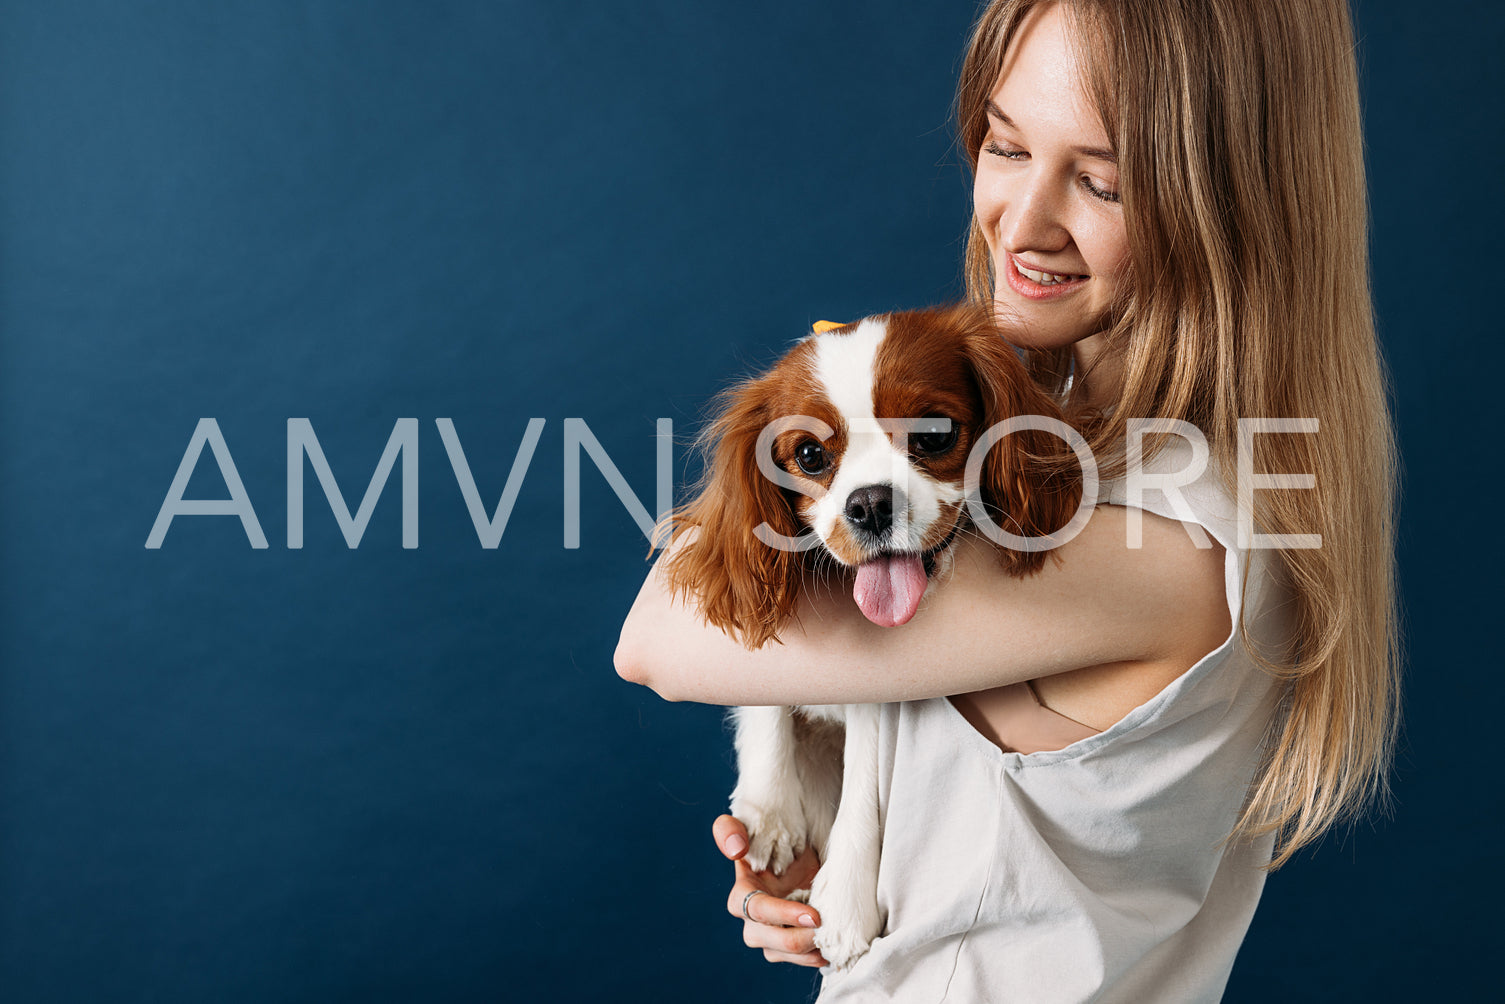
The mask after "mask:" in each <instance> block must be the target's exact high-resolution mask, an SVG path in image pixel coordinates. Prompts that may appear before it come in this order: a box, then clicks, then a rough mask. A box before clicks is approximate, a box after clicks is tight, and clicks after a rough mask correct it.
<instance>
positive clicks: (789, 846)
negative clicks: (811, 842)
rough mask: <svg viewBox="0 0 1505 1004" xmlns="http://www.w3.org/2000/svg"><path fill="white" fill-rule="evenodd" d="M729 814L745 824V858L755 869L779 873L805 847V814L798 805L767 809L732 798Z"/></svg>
mask: <svg viewBox="0 0 1505 1004" xmlns="http://www.w3.org/2000/svg"><path fill="white" fill-rule="evenodd" d="M732 815H734V816H736V817H737V818H738V819H740V820H741V821H742V823H743V825H745V826H746V827H747V832H748V836H749V838H750V845H749V846H748V848H747V855H746V861H747V864H748V866H749V867H751V868H752V870H753V871H755V872H762V871H771V872H773V873H774V874H775V875H782V874H784V869H785V868H788V867H789V862H791V861H793V860H794V858H795V855H797V854H799V852H800V851H802V850H804V849H805V817H804V815H803V814H802V813H801V812H800V811H799V807H798V806H793V807H792V808H783V809H774V810H770V809H763V808H761V807H759V806H758V805H756V804H754V803H752V802H748V801H744V800H742V799H733V801H732Z"/></svg>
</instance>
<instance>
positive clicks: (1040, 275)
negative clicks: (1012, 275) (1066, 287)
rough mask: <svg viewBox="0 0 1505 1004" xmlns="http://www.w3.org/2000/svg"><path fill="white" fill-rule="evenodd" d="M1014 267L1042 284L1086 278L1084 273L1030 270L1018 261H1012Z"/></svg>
mask: <svg viewBox="0 0 1505 1004" xmlns="http://www.w3.org/2000/svg"><path fill="white" fill-rule="evenodd" d="M1014 267H1015V268H1017V269H1019V274H1020V275H1027V276H1029V277H1030V278H1031V279H1033V280H1034V281H1035V282H1038V283H1039V284H1040V285H1042V286H1055V285H1057V284H1059V283H1063V282H1070V281H1072V280H1073V279H1085V278H1087V277H1086V276H1085V275H1056V274H1055V273H1054V272H1031V271H1030V270H1029V269H1027V268H1024V267H1023V266H1021V265H1020V264H1019V263H1018V262H1015V263H1014Z"/></svg>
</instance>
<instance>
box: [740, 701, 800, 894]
mask: <svg viewBox="0 0 1505 1004" xmlns="http://www.w3.org/2000/svg"><path fill="white" fill-rule="evenodd" d="M734 714H735V715H736V719H737V787H736V789H735V790H734V791H733V792H732V815H734V816H736V817H737V818H738V819H740V820H741V821H742V822H743V824H744V825H746V827H747V831H748V834H749V837H750V839H751V843H750V846H749V847H748V850H747V863H748V865H750V866H751V867H752V869H753V870H754V871H766V870H772V871H773V872H774V873H775V874H781V873H782V872H783V871H784V869H785V868H787V867H789V862H791V861H793V860H794V856H795V855H796V854H798V853H799V852H800V851H802V850H803V849H804V848H805V845H806V843H808V841H809V833H808V830H807V828H806V826H805V814H804V810H803V808H802V807H801V805H800V778H799V767H798V761H797V754H796V749H795V744H796V740H795V732H794V719H793V717H792V712H791V710H790V709H789V708H786V707H779V706H765V707H755V708H737V709H736V710H735V712H734Z"/></svg>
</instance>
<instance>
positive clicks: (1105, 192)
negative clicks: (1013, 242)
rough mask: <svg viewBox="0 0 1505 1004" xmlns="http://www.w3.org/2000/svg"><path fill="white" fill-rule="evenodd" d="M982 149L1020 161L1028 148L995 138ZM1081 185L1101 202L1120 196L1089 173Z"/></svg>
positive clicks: (1026, 157) (1117, 198) (1116, 199)
mask: <svg viewBox="0 0 1505 1004" xmlns="http://www.w3.org/2000/svg"><path fill="white" fill-rule="evenodd" d="M982 149H983V152H984V153H990V154H992V155H993V156H995V157H1002V158H1004V159H1005V160H1012V161H1022V160H1027V159H1028V158H1029V151H1028V150H1020V149H1018V148H1017V147H1006V146H1004V145H1002V144H1001V143H999V142H998V141H997V140H996V139H990V140H988V141H987V142H986V143H984V144H983V147H982ZM1081 185H1082V188H1083V189H1084V190H1085V191H1086V192H1087V194H1088V195H1090V196H1092V197H1093V198H1094V199H1100V200H1102V201H1103V202H1112V203H1117V202H1118V201H1119V199H1120V196H1119V194H1118V193H1117V192H1115V191H1112V190H1111V189H1108V188H1100V187H1098V185H1097V184H1095V183H1094V182H1093V180H1092V176H1091V175H1087V174H1084V175H1082V179H1081Z"/></svg>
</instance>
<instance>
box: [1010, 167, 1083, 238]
mask: <svg viewBox="0 0 1505 1004" xmlns="http://www.w3.org/2000/svg"><path fill="white" fill-rule="evenodd" d="M999 238H1000V239H1001V241H1002V243H1003V247H1004V250H1005V251H1011V252H1013V253H1014V254H1020V253H1023V252H1025V251H1059V250H1061V249H1062V248H1064V247H1065V246H1066V245H1067V244H1068V243H1069V242H1070V240H1071V235H1070V234H1069V233H1068V232H1067V230H1066V227H1065V225H1064V224H1063V223H1062V221H1061V215H1060V205H1059V202H1058V201H1057V198H1056V192H1055V191H1054V190H1053V188H1052V187H1051V185H1050V183H1049V179H1047V178H1044V177H1042V176H1039V175H1035V176H1033V177H1029V178H1026V179H1021V185H1020V188H1019V190H1018V191H1017V192H1016V193H1015V196H1014V198H1012V199H1010V200H1009V205H1008V207H1007V208H1006V209H1005V210H1004V213H1003V219H1002V221H1001V225H1000V227H999Z"/></svg>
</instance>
